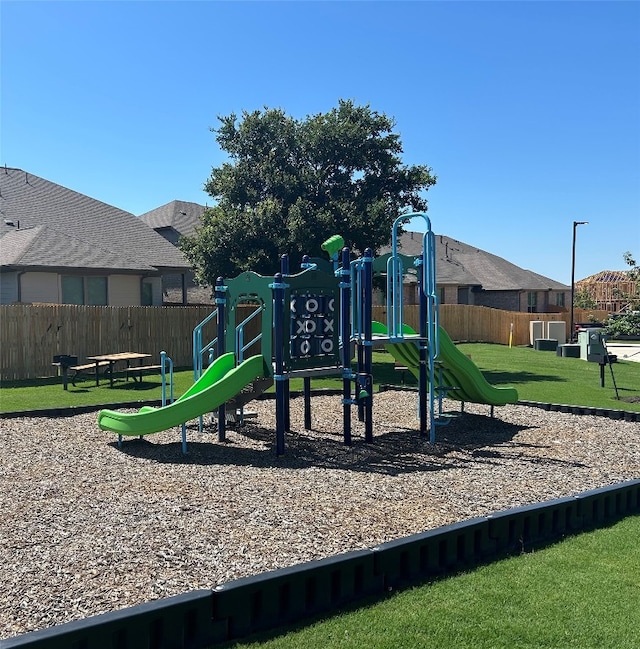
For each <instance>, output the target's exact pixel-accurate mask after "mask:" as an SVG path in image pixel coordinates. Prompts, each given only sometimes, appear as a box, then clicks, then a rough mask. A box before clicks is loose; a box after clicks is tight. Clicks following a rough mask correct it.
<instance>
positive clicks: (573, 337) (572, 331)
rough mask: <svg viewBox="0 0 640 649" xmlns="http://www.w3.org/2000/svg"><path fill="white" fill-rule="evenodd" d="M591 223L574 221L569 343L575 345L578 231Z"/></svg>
mask: <svg viewBox="0 0 640 649" xmlns="http://www.w3.org/2000/svg"><path fill="white" fill-rule="evenodd" d="M588 223H589V221H574V222H573V244H572V246H571V322H570V327H571V329H570V330H569V331H570V334H569V342H570V343H573V342H575V336H576V332H575V327H574V324H573V299H574V296H575V291H576V287H575V277H576V229H577V227H578V226H579V225H587V224H588Z"/></svg>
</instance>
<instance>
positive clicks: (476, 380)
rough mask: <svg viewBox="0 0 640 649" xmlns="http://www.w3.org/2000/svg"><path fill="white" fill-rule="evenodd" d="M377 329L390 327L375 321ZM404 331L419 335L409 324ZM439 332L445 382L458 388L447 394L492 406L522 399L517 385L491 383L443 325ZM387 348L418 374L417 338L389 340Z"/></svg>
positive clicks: (374, 330)
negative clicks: (412, 339)
mask: <svg viewBox="0 0 640 649" xmlns="http://www.w3.org/2000/svg"><path fill="white" fill-rule="evenodd" d="M373 333H374V334H382V335H384V334H386V333H387V327H386V326H385V325H383V324H382V323H380V322H374V323H373ZM404 333H405V334H413V335H415V333H416V332H415V331H414V330H413V329H411V327H408V326H407V325H405V326H404ZM439 336H440V355H439V356H438V358H437V359H436V362H438V363H439V367H440V368H441V369H442V380H443V382H444V384H445V385H446V386H449V387H452V388H454V389H453V390H451V391H449V392H448V393H447V395H446V396H447V397H449V398H451V399H458V400H459V401H468V402H469V403H486V404H488V405H491V406H504V405H505V404H507V403H515V402H516V401H517V400H518V391H517V390H516V389H515V388H497V387H495V386H493V385H491V384H490V383H488V382H487V380H486V379H485V378H484V376H483V374H482V372H481V371H480V369H479V368H478V366H477V365H476V364H475V363H474V362H473V361H472V360H471V359H470V358H469V357H468V356H466V355H465V354H463V353H462V352H461V351H460V350H459V349H458V348H457V347H456V346H455V344H454V343H453V341H452V340H451V338H449V335H448V334H447V332H446V331H445V330H444V329H443V328H442V327H440V328H439ZM385 348H386V349H387V351H389V353H390V354H391V355H392V356H393V357H394V358H395V359H396V360H397V361H398V362H399V363H402V364H403V365H406V366H407V368H408V369H409V371H410V372H411V373H412V374H413V375H414V376H415V377H416V378H418V372H419V367H420V352H419V351H418V346H417V345H416V344H415V343H414V342H412V341H410V340H407V341H405V342H402V343H389V344H387V345H385ZM437 367H438V366H436V369H437Z"/></svg>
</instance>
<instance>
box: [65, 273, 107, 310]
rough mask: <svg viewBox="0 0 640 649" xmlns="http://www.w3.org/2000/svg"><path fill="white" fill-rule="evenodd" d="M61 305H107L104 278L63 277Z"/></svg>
mask: <svg viewBox="0 0 640 649" xmlns="http://www.w3.org/2000/svg"><path fill="white" fill-rule="evenodd" d="M62 304H91V305H94V306H105V305H106V304H107V278H106V277H78V276H72V275H63V277H62Z"/></svg>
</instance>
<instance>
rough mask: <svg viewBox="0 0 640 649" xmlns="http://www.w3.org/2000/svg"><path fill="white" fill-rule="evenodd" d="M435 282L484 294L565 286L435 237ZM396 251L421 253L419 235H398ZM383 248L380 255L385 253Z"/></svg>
mask: <svg viewBox="0 0 640 649" xmlns="http://www.w3.org/2000/svg"><path fill="white" fill-rule="evenodd" d="M435 243H436V281H437V283H438V284H457V285H460V286H465V285H468V286H474V285H475V286H481V287H482V288H483V289H485V290H487V291H506V290H510V291H513V290H518V291H534V290H548V289H552V290H559V291H562V290H568V289H569V287H568V286H567V285H566V284H562V283H561V282H557V281H556V280H553V279H550V278H548V277H544V276H543V275H539V274H538V273H534V272H533V271H530V270H525V269H524V268H520V267H519V266H516V265H515V264H513V263H511V262H510V261H507V260H506V259H503V258H502V257H498V256H497V255H493V254H491V253H489V252H486V251H484V250H480V248H477V247H475V246H470V245H469V244H467V243H463V242H462V241H458V240H457V239H452V238H451V237H447V236H445V235H439V234H436V235H435ZM398 244H399V248H400V250H401V252H403V253H404V254H406V255H419V254H421V252H422V234H421V233H418V232H416V233H411V232H405V233H404V234H402V235H401V236H400V239H399V242H398ZM388 251H389V248H384V249H382V250H381V251H380V253H381V254H382V253H384V252H388Z"/></svg>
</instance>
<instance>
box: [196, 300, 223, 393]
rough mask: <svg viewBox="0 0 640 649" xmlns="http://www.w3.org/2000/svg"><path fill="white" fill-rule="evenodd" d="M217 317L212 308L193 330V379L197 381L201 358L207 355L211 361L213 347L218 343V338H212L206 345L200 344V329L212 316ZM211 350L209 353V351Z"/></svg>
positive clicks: (200, 374)
mask: <svg viewBox="0 0 640 649" xmlns="http://www.w3.org/2000/svg"><path fill="white" fill-rule="evenodd" d="M217 317H218V309H214V310H213V311H212V312H211V313H210V314H209V315H208V316H207V317H206V318H205V319H204V320H203V321H202V322H201V323H200V324H198V325H196V327H195V328H194V330H193V379H194V381H197V380H198V379H199V378H200V377H201V376H202V372H203V369H204V363H203V358H204V355H205V354H207V355H208V361H209V362H211V358H212V354H214V353H215V347H216V345H217V343H218V338H217V337H216V338H214V339H213V340H212V341H211V342H209V343H207V344H206V345H203V344H202V330H203V329H204V327H205V325H207V324H208V323H209V322H210V321H211V320H212V319H213V318H217ZM210 351H211V353H209V352H210Z"/></svg>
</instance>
